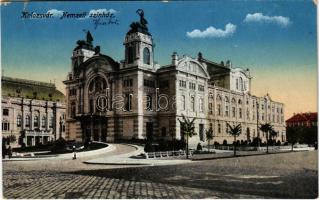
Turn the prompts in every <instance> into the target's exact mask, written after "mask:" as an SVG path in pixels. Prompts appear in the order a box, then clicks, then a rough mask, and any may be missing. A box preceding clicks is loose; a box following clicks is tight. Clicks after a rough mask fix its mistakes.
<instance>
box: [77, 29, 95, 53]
mask: <svg viewBox="0 0 319 200" xmlns="http://www.w3.org/2000/svg"><path fill="white" fill-rule="evenodd" d="M83 31H84V32H86V40H78V41H77V42H76V43H77V45H78V46H77V47H76V48H75V49H78V48H85V49H89V50H94V48H93V43H92V41H93V36H92V35H91V33H90V31H86V30H83Z"/></svg>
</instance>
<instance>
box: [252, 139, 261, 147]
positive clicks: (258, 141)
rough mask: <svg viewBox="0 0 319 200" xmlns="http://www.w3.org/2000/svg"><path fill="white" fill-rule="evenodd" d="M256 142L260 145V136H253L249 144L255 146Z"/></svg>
mask: <svg viewBox="0 0 319 200" xmlns="http://www.w3.org/2000/svg"><path fill="white" fill-rule="evenodd" d="M258 144H260V145H261V139H260V138H257V137H255V138H254V139H253V141H252V143H251V146H254V147H257V146H258Z"/></svg>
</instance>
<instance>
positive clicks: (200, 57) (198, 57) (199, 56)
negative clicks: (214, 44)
mask: <svg viewBox="0 0 319 200" xmlns="http://www.w3.org/2000/svg"><path fill="white" fill-rule="evenodd" d="M201 59H203V54H202V52H198V55H197V60H201Z"/></svg>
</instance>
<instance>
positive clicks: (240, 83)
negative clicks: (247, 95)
mask: <svg viewBox="0 0 319 200" xmlns="http://www.w3.org/2000/svg"><path fill="white" fill-rule="evenodd" d="M239 90H241V91H244V86H243V78H242V77H239Z"/></svg>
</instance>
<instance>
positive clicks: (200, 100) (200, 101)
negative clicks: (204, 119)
mask: <svg viewBox="0 0 319 200" xmlns="http://www.w3.org/2000/svg"><path fill="white" fill-rule="evenodd" d="M203 111H204V100H203V99H202V98H200V99H199V112H203Z"/></svg>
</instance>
